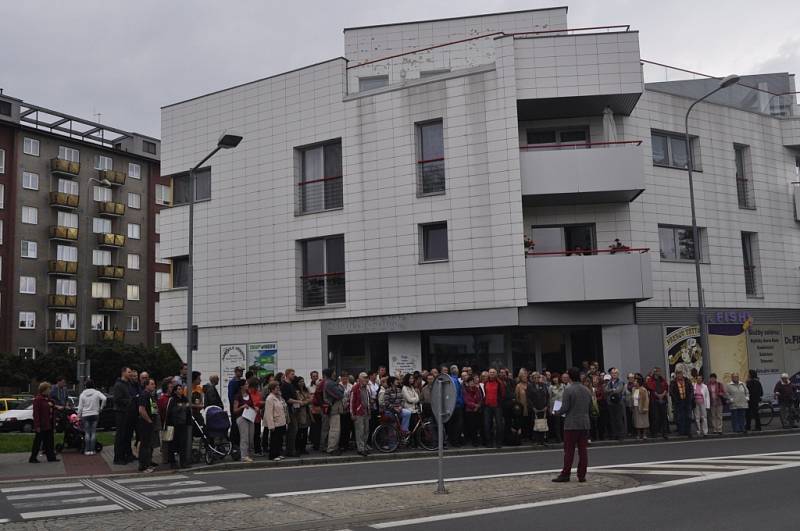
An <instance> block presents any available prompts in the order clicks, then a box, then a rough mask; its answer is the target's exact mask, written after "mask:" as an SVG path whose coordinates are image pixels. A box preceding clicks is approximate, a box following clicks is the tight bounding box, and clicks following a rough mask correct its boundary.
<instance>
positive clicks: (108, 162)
mask: <svg viewBox="0 0 800 531" xmlns="http://www.w3.org/2000/svg"><path fill="white" fill-rule="evenodd" d="M94 169H96V170H113V169H114V161H113V160H112V159H111V157H106V156H105V155H95V156H94Z"/></svg>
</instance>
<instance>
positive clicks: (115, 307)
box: [97, 297, 125, 312]
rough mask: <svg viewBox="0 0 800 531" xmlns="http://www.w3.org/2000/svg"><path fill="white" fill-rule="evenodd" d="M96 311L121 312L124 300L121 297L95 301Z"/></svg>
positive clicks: (123, 307)
mask: <svg viewBox="0 0 800 531" xmlns="http://www.w3.org/2000/svg"><path fill="white" fill-rule="evenodd" d="M97 309H98V310H100V311H106V312H121V311H122V310H124V309H125V300H124V299H122V298H121V297H105V298H102V299H97Z"/></svg>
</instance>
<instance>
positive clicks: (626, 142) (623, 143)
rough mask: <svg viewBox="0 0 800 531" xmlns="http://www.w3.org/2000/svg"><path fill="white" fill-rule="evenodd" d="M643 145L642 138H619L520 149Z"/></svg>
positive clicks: (525, 146) (534, 145)
mask: <svg viewBox="0 0 800 531" xmlns="http://www.w3.org/2000/svg"><path fill="white" fill-rule="evenodd" d="M629 145H633V146H641V145H642V141H641V140H617V141H615V142H578V143H575V144H525V145H524V146H520V147H519V148H520V149H564V148H591V147H592V146H629Z"/></svg>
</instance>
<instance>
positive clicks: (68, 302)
mask: <svg viewBox="0 0 800 531" xmlns="http://www.w3.org/2000/svg"><path fill="white" fill-rule="evenodd" d="M77 306H78V297H77V296H75V295H53V294H51V295H48V296H47V307H48V308H75V307H77Z"/></svg>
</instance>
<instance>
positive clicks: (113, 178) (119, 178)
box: [97, 170, 128, 186]
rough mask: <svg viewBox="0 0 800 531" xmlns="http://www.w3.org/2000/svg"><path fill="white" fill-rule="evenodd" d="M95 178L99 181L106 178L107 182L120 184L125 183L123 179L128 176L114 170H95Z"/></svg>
mask: <svg viewBox="0 0 800 531" xmlns="http://www.w3.org/2000/svg"><path fill="white" fill-rule="evenodd" d="M97 178H98V179H100V180H101V181H102V180H103V179H106V180H107V181H108V182H109V183H111V184H112V185H113V186H122V185H123V184H125V179H127V178H128V176H127V174H125V173H124V172H121V171H116V170H99V171H98V172H97Z"/></svg>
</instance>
